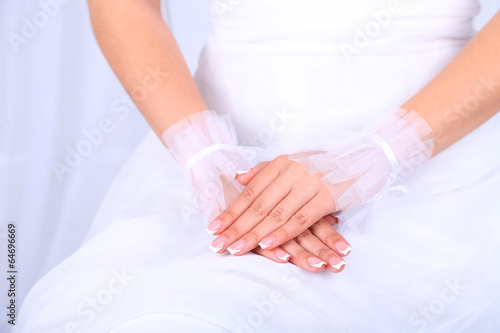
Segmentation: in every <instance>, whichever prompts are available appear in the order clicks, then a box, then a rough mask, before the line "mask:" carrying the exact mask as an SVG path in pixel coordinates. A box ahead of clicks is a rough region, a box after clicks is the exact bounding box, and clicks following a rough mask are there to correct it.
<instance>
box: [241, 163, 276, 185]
mask: <svg viewBox="0 0 500 333" xmlns="http://www.w3.org/2000/svg"><path fill="white" fill-rule="evenodd" d="M268 164H269V162H262V163H259V164H257V165H256V166H254V167H253V168H252V169H250V170H242V171H238V172H236V174H235V175H234V179H236V180H237V181H238V183H240V184H241V185H243V186H247V185H248V183H250V182H251V181H252V179H254V177H255V176H257V174H258V173H259V172H261V171H262V169H264V167H265V166H266V165H268Z"/></svg>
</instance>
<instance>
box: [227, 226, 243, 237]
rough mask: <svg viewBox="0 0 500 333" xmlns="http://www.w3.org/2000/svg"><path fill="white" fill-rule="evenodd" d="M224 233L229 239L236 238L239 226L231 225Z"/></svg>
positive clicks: (238, 234)
mask: <svg viewBox="0 0 500 333" xmlns="http://www.w3.org/2000/svg"><path fill="white" fill-rule="evenodd" d="M225 234H226V236H227V237H229V238H230V239H233V238H238V237H239V236H240V227H239V226H238V225H232V226H231V227H230V228H229V229H227V230H226V232H225Z"/></svg>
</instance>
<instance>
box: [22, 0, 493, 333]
mask: <svg viewBox="0 0 500 333" xmlns="http://www.w3.org/2000/svg"><path fill="white" fill-rule="evenodd" d="M221 4H225V6H221ZM391 10H392V12H391ZM478 10H479V5H478V2H477V1H475V0H441V1H435V0H421V1H416V0H401V1H389V2H387V1H378V0H371V1H367V0H366V1H361V0H359V1H341V0H307V1H306V0H249V1H225V0H216V1H215V0H214V1H213V3H212V18H213V24H214V32H213V34H212V35H211V36H210V38H209V40H208V42H207V45H206V47H205V49H204V51H203V54H202V56H201V59H200V67H199V70H198V72H197V75H196V80H197V83H198V85H199V87H200V90H201V92H202V94H203V96H204V97H205V99H206V102H207V103H208V105H209V107H210V108H211V109H213V110H216V111H217V112H219V113H225V114H230V115H231V117H232V119H233V121H234V124H235V127H236V130H237V133H238V136H239V139H240V143H242V144H247V145H258V146H261V147H263V148H265V149H266V150H267V151H268V152H270V155H273V154H274V155H275V154H277V153H292V152H296V151H298V150H300V149H302V148H311V147H312V148H313V147H314V146H315V143H319V142H322V141H323V140H327V139H328V136H329V133H332V132H333V131H334V130H337V129H348V130H359V129H360V128H361V127H362V126H363V125H364V124H365V123H367V122H370V121H372V120H374V119H376V118H377V117H378V116H379V115H381V114H383V113H386V112H389V111H391V110H393V109H394V108H395V107H398V106H400V105H401V104H402V103H403V102H405V101H406V100H407V99H408V98H409V97H411V96H412V95H413V94H415V93H416V92H417V91H418V90H419V89H420V88H422V87H423V86H424V85H425V84H426V83H427V82H428V81H429V80H430V79H432V78H433V77H434V76H435V75H436V74H437V73H438V72H439V71H440V70H441V69H442V68H443V67H444V66H445V65H446V64H447V63H448V62H449V61H450V60H451V59H452V58H453V57H454V56H455V55H456V53H457V52H458V51H459V50H460V49H461V48H462V47H463V46H464V45H465V43H466V42H467V41H468V40H469V39H470V38H471V36H472V34H473V28H472V24H471V19H472V18H473V16H474V15H475V14H477V12H478ZM387 13H390V15H386V14H387ZM487 81H488V78H487V77H486V78H485V80H484V82H485V86H486V89H487V88H488V86H487V85H488V84H489V85H493V84H495V83H494V82H490V83H488V82H487ZM450 121H462V120H460V118H458V120H457V119H451V120H450ZM499 142H500V116H499V115H497V116H495V117H494V118H492V119H491V120H489V121H488V122H487V123H485V124H484V125H483V126H481V127H480V128H478V129H477V130H476V131H474V132H473V133H472V134H470V135H468V136H467V137H465V138H464V139H463V140H461V141H460V142H458V143H457V144H455V145H454V146H452V147H451V148H449V149H448V150H447V151H445V152H443V153H442V154H440V155H438V156H437V157H435V158H433V159H432V160H431V161H429V162H428V163H426V164H424V165H423V166H422V167H421V168H419V170H418V171H417V173H416V174H414V175H413V176H412V177H411V178H409V179H408V180H407V181H406V182H405V183H404V184H402V185H400V186H397V187H394V188H391V190H390V191H389V194H388V195H387V196H385V197H384V198H382V199H380V201H379V202H378V205H377V206H376V208H375V211H374V213H373V216H372V218H371V219H370V220H368V221H366V222H365V223H363V224H361V225H359V226H358V227H357V228H354V229H345V230H342V234H343V236H344V237H345V238H346V239H347V240H348V241H349V242H350V243H351V245H352V248H353V250H352V253H351V254H350V255H349V256H348V257H347V258H346V260H347V266H346V269H345V270H344V271H343V272H342V273H339V274H332V273H330V272H327V271H325V272H323V273H321V274H312V273H308V272H306V271H303V270H301V269H299V268H297V267H295V266H293V265H292V264H277V263H275V262H272V261H270V260H268V259H265V258H263V257H260V256H258V255H255V254H253V253H250V254H247V255H244V256H242V257H234V256H231V255H229V254H224V255H217V254H214V253H213V252H212V251H210V250H209V248H208V247H209V245H210V243H211V241H212V240H213V236H209V235H208V234H207V233H206V232H205V231H204V228H205V225H206V223H205V221H202V218H201V216H200V214H198V212H197V211H196V209H194V208H193V205H192V204H191V202H192V195H191V193H190V191H189V189H188V187H187V185H186V182H185V181H184V179H183V177H182V173H181V171H180V170H179V168H178V167H177V166H176V164H175V163H174V161H173V159H172V157H171V155H170V154H169V152H168V151H167V150H166V149H165V148H164V147H163V146H162V144H161V143H160V141H159V140H158V139H157V138H156V137H155V136H154V135H153V134H152V133H150V134H149V135H148V136H147V137H146V138H145V139H144V141H143V143H142V144H141V145H140V147H139V148H138V149H137V151H136V152H135V153H134V154H133V156H132V157H131V159H130V161H129V162H128V163H127V164H126V165H125V166H124V168H123V170H122V171H121V173H120V174H119V176H118V177H117V179H116V181H115V183H114V184H113V186H112V188H111V189H110V191H109V193H108V195H107V197H106V199H105V201H104V203H103V204H102V207H101V209H100V211H99V213H98V214H97V216H96V218H95V221H94V223H93V225H92V228H91V231H90V233H89V235H88V236H87V238H86V240H85V242H84V244H83V245H82V246H81V248H80V249H79V250H78V251H77V252H75V253H74V254H73V255H72V256H70V257H69V258H68V259H66V260H65V261H64V262H62V263H61V264H59V265H58V266H57V267H56V268H54V269H53V270H52V271H51V272H49V273H48V274H47V275H46V276H45V277H44V278H42V279H41V280H40V281H39V282H38V283H37V284H36V285H35V286H34V287H33V289H32V290H31V292H30V293H29V295H28V296H27V297H26V299H25V302H24V305H23V307H22V309H21V312H20V318H19V320H20V321H19V324H18V325H17V326H16V327H15V329H14V332H25V333H29V332H33V333H35V332H36V333H44V332H92V333H97V332H113V333H123V332H329V333H332V332H354V333H359V332H384V333H387V332H395V333H396V332H397V333H402V332H453V333H455V332H471V333H478V332H499V331H500V260H499V259H498V258H499V257H500V213H499V211H497V209H496V204H497V201H498V198H500V153H499V152H500V150H499V148H498V143H499Z"/></svg>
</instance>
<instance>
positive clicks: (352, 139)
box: [290, 109, 433, 229]
mask: <svg viewBox="0 0 500 333" xmlns="http://www.w3.org/2000/svg"><path fill="white" fill-rule="evenodd" d="M432 149H433V140H432V137H431V128H430V127H429V125H428V124H427V123H426V122H425V120H424V119H422V118H421V117H420V115H419V114H418V113H416V112H414V111H412V112H408V111H405V110H403V109H400V110H398V111H397V112H395V113H392V114H390V115H389V116H386V117H384V118H383V119H381V120H379V121H377V122H375V123H373V124H370V125H369V126H366V127H365V128H364V129H363V130H362V131H361V132H359V133H349V134H347V135H346V134H345V133H344V135H342V138H341V139H339V140H335V142H330V143H327V144H326V145H325V152H319V153H318V152H314V153H311V154H307V155H306V156H305V157H304V156H301V157H298V158H293V156H290V158H291V159H292V160H294V161H296V162H298V163H300V164H301V165H303V166H304V167H305V168H306V170H307V171H308V172H309V173H310V174H318V173H320V174H322V175H323V177H322V178H321V182H322V183H323V184H324V185H325V186H326V187H327V188H328V189H329V190H330V192H331V193H332V195H333V197H334V199H335V206H336V207H335V211H336V213H335V214H333V215H334V216H336V217H338V219H339V221H340V222H341V223H340V224H339V225H340V226H341V229H343V228H350V229H352V228H354V227H355V226H357V225H358V224H359V222H361V221H363V220H365V219H366V218H367V216H368V215H369V214H370V212H371V210H372V206H373V204H374V202H375V201H376V200H377V199H378V198H380V196H382V195H383V194H384V193H385V192H386V191H387V189H388V188H389V187H390V186H392V185H393V184H395V183H397V182H401V181H402V180H403V179H405V178H406V177H408V176H409V175H410V174H411V173H412V172H413V171H414V170H415V168H417V167H418V166H419V165H421V164H422V163H424V162H425V161H427V160H428V159H430V158H431V156H432Z"/></svg>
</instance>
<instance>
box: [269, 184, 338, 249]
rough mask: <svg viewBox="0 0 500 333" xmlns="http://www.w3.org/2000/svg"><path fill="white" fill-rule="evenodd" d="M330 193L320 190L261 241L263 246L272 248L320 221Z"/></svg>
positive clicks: (325, 210)
mask: <svg viewBox="0 0 500 333" xmlns="http://www.w3.org/2000/svg"><path fill="white" fill-rule="evenodd" d="M328 195H329V193H326V192H320V193H318V194H317V195H316V196H315V197H314V198H312V199H311V200H310V201H309V202H308V203H307V204H305V205H304V206H303V207H302V208H301V209H299V210H298V211H297V213H295V214H293V216H292V217H291V218H290V219H289V220H288V221H287V222H286V223H285V224H284V225H283V226H281V227H279V228H278V229H276V230H275V231H273V232H272V233H271V234H270V235H268V236H266V237H265V238H263V239H262V241H261V242H260V245H261V247H264V248H266V249H269V250H272V249H273V248H275V247H276V246H279V245H281V244H283V243H285V242H287V241H289V240H290V239H292V238H295V237H297V236H298V235H300V234H301V233H302V232H304V231H305V230H306V229H308V228H309V227H310V226H312V225H313V224H314V223H316V222H317V221H319V219H321V218H322V217H323V216H325V215H326V214H327V213H328V212H327V209H328V208H327V207H326V206H325V205H324V203H325V201H326V200H331V198H329V197H328Z"/></svg>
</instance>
